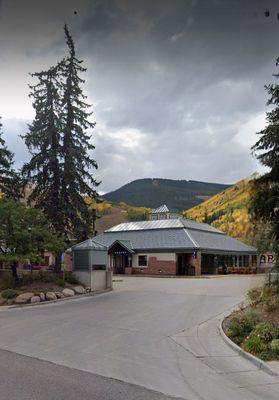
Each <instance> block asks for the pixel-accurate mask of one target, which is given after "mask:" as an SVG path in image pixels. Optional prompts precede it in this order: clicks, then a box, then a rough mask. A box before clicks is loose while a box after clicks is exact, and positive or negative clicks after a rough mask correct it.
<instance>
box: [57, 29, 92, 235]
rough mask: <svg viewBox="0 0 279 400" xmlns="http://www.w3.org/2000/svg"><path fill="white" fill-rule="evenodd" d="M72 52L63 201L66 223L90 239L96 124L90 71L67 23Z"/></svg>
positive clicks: (66, 67)
mask: <svg viewBox="0 0 279 400" xmlns="http://www.w3.org/2000/svg"><path fill="white" fill-rule="evenodd" d="M64 31H65V36H66V41H67V45H68V50H69V55H68V57H66V58H65V59H64V60H63V61H62V62H61V71H62V75H63V78H64V79H63V92H64V96H63V100H62V107H63V114H62V124H63V158H64V169H63V177H62V186H61V188H62V201H63V204H65V205H66V207H65V208H64V219H65V224H66V225H65V226H66V228H67V229H68V230H69V231H72V234H73V236H74V237H76V238H79V239H86V238H87V237H88V235H89V233H90V232H91V230H92V222H93V213H92V210H91V209H90V208H88V206H87V204H86V202H85V196H89V197H91V198H96V197H97V192H96V190H95V187H96V186H97V185H98V182H97V181H96V180H95V179H94V178H93V177H92V175H91V172H90V170H92V169H95V168H97V164H96V161H95V160H93V159H92V158H91V157H90V155H89V151H90V150H93V149H94V148H95V147H94V146H93V145H92V143H90V138H91V137H90V135H89V134H88V133H87V130H88V129H93V128H94V126H95V123H92V122H90V120H89V118H90V116H91V114H92V112H88V111H87V110H88V109H89V108H90V106H89V105H88V104H87V103H86V102H85V99H86V96H85V95H84V94H83V90H82V84H83V83H84V80H83V79H81V78H80V73H83V72H85V71H86V68H84V67H83V66H82V63H83V61H82V60H79V59H77V58H76V53H75V45H74V42H73V39H72V37H71V35H70V33H69V30H68V27H67V25H65V27H64Z"/></svg>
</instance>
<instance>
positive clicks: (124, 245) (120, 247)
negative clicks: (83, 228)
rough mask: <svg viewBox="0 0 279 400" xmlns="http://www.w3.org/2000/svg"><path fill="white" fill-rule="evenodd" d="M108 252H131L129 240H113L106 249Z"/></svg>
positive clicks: (132, 251)
mask: <svg viewBox="0 0 279 400" xmlns="http://www.w3.org/2000/svg"><path fill="white" fill-rule="evenodd" d="M108 253H109V254H133V253H134V250H133V249H132V243H131V241H130V240H115V242H113V243H112V244H111V246H110V247H109V249H108Z"/></svg>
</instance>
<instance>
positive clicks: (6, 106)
mask: <svg viewBox="0 0 279 400" xmlns="http://www.w3.org/2000/svg"><path fill="white" fill-rule="evenodd" d="M266 9H268V10H269V11H270V17H269V18H266V17H265V14H264V13H265V10H266ZM75 11H76V12H77V14H75ZM277 13H279V2H278V1H276V0H264V1H263V0H245V1H243V0H152V1H150V0H95V1H93V0H59V1H57V0H48V1H45V0H0V115H1V116H2V118H3V121H2V122H3V125H4V127H3V129H4V136H5V139H6V141H7V144H8V145H9V147H10V148H11V149H12V150H13V151H14V153H15V160H16V165H17V166H20V165H21V164H22V162H24V161H26V160H27V159H28V157H29V156H28V153H27V151H26V150H25V146H24V143H23V141H22V140H21V139H20V138H19V137H18V135H20V134H23V133H25V132H26V129H27V127H26V124H27V122H28V121H30V120H32V118H33V117H34V112H33V109H32V104H31V100H30V99H29V97H28V91H29V90H28V83H32V79H31V77H30V76H28V73H29V72H35V71H40V70H41V69H46V68H47V67H49V66H50V65H52V64H54V63H55V62H56V61H57V60H59V59H60V58H61V57H63V56H64V54H65V51H66V47H65V43H64V37H63V24H64V23H65V22H67V23H68V24H69V28H70V30H71V32H72V34H73V36H74V39H75V42H76V50H77V54H78V56H79V57H80V58H82V59H84V60H85V64H86V66H87V67H88V70H87V72H86V75H85V79H86V84H85V91H86V93H87V94H88V96H89V102H90V103H91V104H92V105H93V110H94V120H95V121H96V122H97V125H96V127H95V129H94V130H93V132H92V142H93V143H94V145H95V146H96V150H95V151H94V153H93V156H94V158H95V159H96V160H97V162H98V164H99V170H98V173H97V177H98V179H100V180H102V185H101V187H100V191H101V192H106V191H109V190H113V189H116V188H117V187H119V186H120V185H122V184H125V183H127V182H129V181H132V180H134V179H138V178H144V177H161V178H173V179H195V180H201V181H210V182H220V183H233V182H236V181H237V180H240V179H242V178H244V177H247V176H248V175H250V174H251V173H253V172H254V171H256V170H258V171H259V170H260V166H259V164H258V163H257V161H256V160H255V159H254V158H253V157H252V156H251V151H250V147H251V145H252V144H253V143H254V142H255V141H256V134H255V132H257V131H259V130H261V129H262V128H263V127H264V126H265V112H266V101H267V94H266V93H265V90H264V85H265V84H267V83H269V82H271V81H272V80H273V78H272V74H273V73H275V72H276V67H275V59H276V57H277V56H279V19H277Z"/></svg>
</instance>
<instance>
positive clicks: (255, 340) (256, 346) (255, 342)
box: [243, 335, 268, 354]
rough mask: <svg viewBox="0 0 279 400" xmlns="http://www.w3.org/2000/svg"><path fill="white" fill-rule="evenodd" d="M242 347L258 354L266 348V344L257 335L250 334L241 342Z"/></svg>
mask: <svg viewBox="0 0 279 400" xmlns="http://www.w3.org/2000/svg"><path fill="white" fill-rule="evenodd" d="M243 348H244V350H246V351H249V352H250V353H253V354H259V353H262V352H264V351H267V350H268V345H267V344H266V343H265V342H264V341H262V340H261V338H259V337H258V336H254V335H251V336H249V337H248V339H246V340H245V341H244V342H243Z"/></svg>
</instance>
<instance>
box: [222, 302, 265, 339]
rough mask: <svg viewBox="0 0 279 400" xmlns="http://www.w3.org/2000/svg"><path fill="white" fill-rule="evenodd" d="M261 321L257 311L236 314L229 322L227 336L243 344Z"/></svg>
mask: <svg viewBox="0 0 279 400" xmlns="http://www.w3.org/2000/svg"><path fill="white" fill-rule="evenodd" d="M259 319H260V317H259V313H258V311H256V310H248V311H246V312H242V313H238V314H237V313H236V314H234V315H233V316H232V317H231V319H230V321H229V324H228V330H227V335H228V336H229V337H230V338H231V339H233V340H234V342H236V343H237V344H241V343H242V342H243V340H244V339H245V338H246V337H247V336H248V335H249V334H250V333H251V332H252V330H253V329H254V328H255V326H256V325H257V323H258V322H259Z"/></svg>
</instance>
